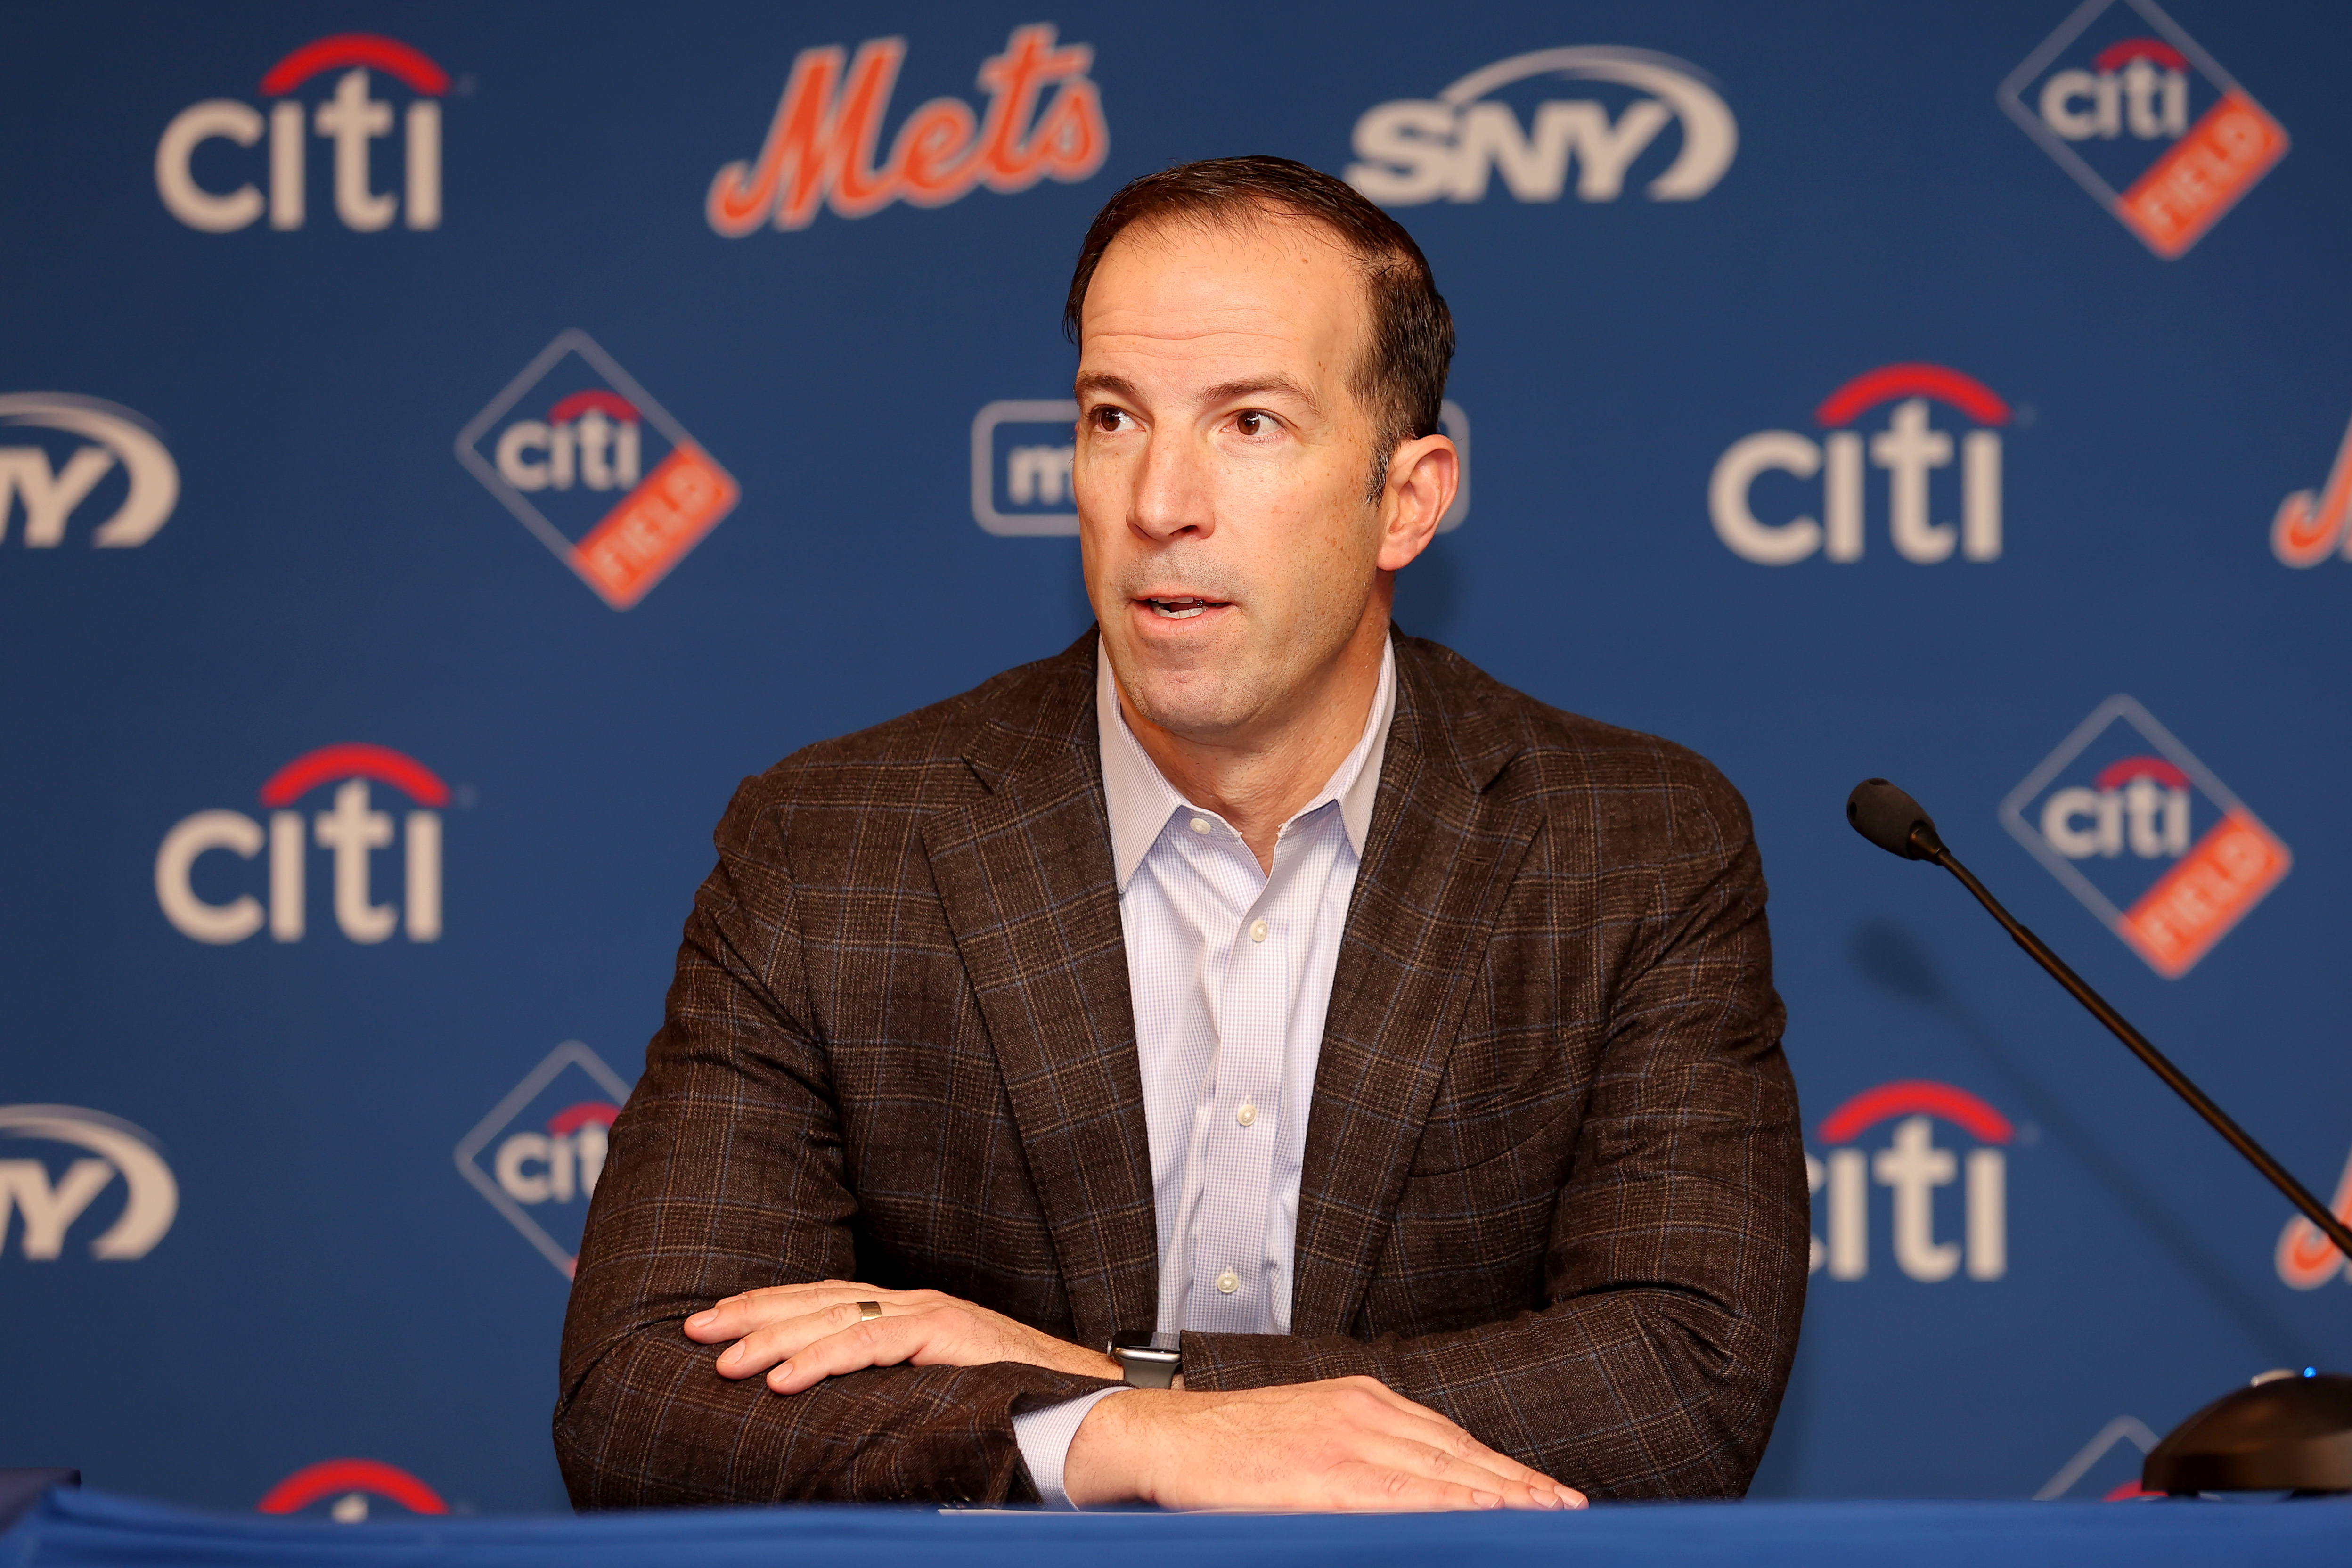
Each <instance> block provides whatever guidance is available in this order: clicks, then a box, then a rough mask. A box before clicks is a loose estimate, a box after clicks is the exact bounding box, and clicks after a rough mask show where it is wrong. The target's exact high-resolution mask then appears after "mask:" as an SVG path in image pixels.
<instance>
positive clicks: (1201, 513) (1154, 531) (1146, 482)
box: [1128, 430, 1216, 542]
mask: <svg viewBox="0 0 2352 1568" xmlns="http://www.w3.org/2000/svg"><path fill="white" fill-rule="evenodd" d="M1208 459H1209V454H1208V452H1207V451H1206V449H1205V448H1204V447H1202V444H1201V443H1200V442H1198V441H1196V440H1194V439H1193V438H1192V435H1191V433H1190V432H1188V431H1181V430H1176V431H1166V430H1155V431H1153V432H1152V434H1151V438H1150V441H1149V442H1147V443H1146V444H1145V447H1144V449H1143V461H1142V462H1141V463H1140V464H1139V465H1138V466H1137V468H1136V470H1135V492H1134V494H1133V495H1132V496H1131V497H1129V505H1128V526H1129V527H1130V528H1132V529H1133V530H1134V531H1136V532H1138V533H1139V534H1141V535H1143V536H1144V537H1145V538H1147V539H1150V540H1152V541H1154V542H1166V541H1168V540H1171V539H1175V538H1178V537H1180V536H1182V535H1185V534H1191V535H1192V536H1193V537H1195V538H1203V539H1205V538H1206V537H1208V535H1209V534H1211V533H1213V532H1214V531H1216V517H1215V513H1214V511H1213V509H1212V507H1211V503H1210V497H1211V486H1210V484H1209V482H1208V480H1209V474H1208Z"/></svg>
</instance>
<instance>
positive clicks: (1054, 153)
mask: <svg viewBox="0 0 2352 1568" xmlns="http://www.w3.org/2000/svg"><path fill="white" fill-rule="evenodd" d="M1094 53H1095V52H1094V47H1093V46H1092V45H1089V44H1069V45H1064V46H1060V47H1056V45H1055V28H1054V26H1053V25H1052V24H1051V23H1034V24H1032V25H1030V26H1024V27H1015V28H1013V34H1012V37H1009V38H1008V39H1006V40H1005V45H1004V52H1003V54H1001V55H992V56H991V57H990V58H987V59H985V60H983V61H982V62H981V67H980V85H981V86H982V87H984V88H986V89H988V92H989V100H988V108H987V109H986V110H984V111H983V112H982V113H980V114H974V113H973V112H972V110H971V105H970V104H967V103H965V102H964V101H963V100H961V99H957V98H935V99H933V100H930V101H929V103H926V104H924V105H922V106H921V107H920V108H919V109H917V110H915V111H914V112H913V113H912V114H909V115H908V116H907V118H906V120H905V121H904V122H902V123H901V124H900V125H899V127H898V134H897V135H896V136H894V137H893V138H892V139H891V142H890V153H889V156H888V157H887V158H886V159H884V160H883V162H882V163H880V164H879V165H877V164H876V163H875V161H874V160H875V154H876V152H877V148H878V147H879V146H880V144H881V136H882V124H883V121H884V119H885V117H886V116H887V114H888V112H889V108H890V94H891V90H892V89H894V88H895V87H896V86H897V85H898V68H899V66H900V65H901V64H903V63H904V62H905V60H906V58H907V40H906V39H904V38H873V39H869V40H867V41H866V42H865V43H863V44H860V45H859V46H858V47H857V56H856V58H855V59H846V60H845V55H844V51H843V50H842V49H841V48H840V47H839V46H837V45H835V46H827V47H823V48H814V49H803V50H802V51H801V53H800V58H797V59H795V60H794V61H793V70H792V75H791V76H790V77H789V78H788V79H786V80H785V82H784V95H783V98H782V100H780V101H779V102H778V103H777V105H776V114H775V118H774V119H773V120H772V121H770V122H769V125H768V136H767V140H766V142H764V143H762V144H761V148H760V155H759V157H757V158H756V159H753V160H751V161H750V162H743V161H740V160H739V161H737V162H735V163H729V164H728V165H726V166H725V167H724V168H722V169H720V170H719V174H718V175H717V176H716V177H715V178H713V179H712V181H711V182H710V190H709V195H708V196H706V197H705V199H704V202H703V214H704V216H705V217H706V218H708V219H709V224H710V226H711V228H712V229H713V230H715V231H716V232H718V233H719V234H721V235H724V236H726V237H728V238H730V239H734V238H739V237H741V236H743V235H747V234H750V233H751V232H752V231H753V230H754V229H758V228H762V227H765V226H769V225H771V224H772V225H773V226H776V227H777V228H785V229H792V228H806V227H807V226H809V225H810V224H812V223H814V222H815V221H816V215H817V211H818V209H819V208H820V207H825V206H830V207H831V208H832V209H833V211H834V214H835V216H837V217H846V218H856V217H867V216H872V215H873V214H875V213H877V212H880V211H881V210H882V209H883V208H884V207H887V206H888V205H890V204H891V203H893V202H898V201H903V202H906V203H908V205H912V206H919V207H936V206H945V205H947V204H948V203H950V202H953V201H960V200H961V199H962V198H963V197H965V196H967V195H971V192H972V191H973V190H974V189H976V188H978V187H980V186H982V185H985V186H986V187H987V188H988V189H990V190H992V191H996V192H999V193H1002V194H1005V195H1010V194H1011V193H1013V192H1015V191H1025V190H1027V189H1028V188H1029V187H1030V186H1032V185H1034V184H1036V183H1037V182H1038V181H1040V180H1044V179H1055V180H1060V181H1063V182H1065V183H1071V182H1076V181H1078V180H1083V179H1086V178H1087V177H1088V176H1090V175H1092V174H1094V173H1095V172H1096V171H1097V170H1098V169H1100V168H1101V167H1102V165H1103V160H1104V159H1105V158H1107V157H1108V156H1109V155H1110V127H1109V126H1108V124H1106V123H1105V122H1104V120H1103V110H1102V96H1101V94H1100V92H1099V91H1097V89H1096V87H1095V84H1094V83H1093V82H1092V81H1091V80H1089V79H1087V70H1088V69H1089V68H1091V67H1092V66H1093V64H1094ZM1048 88H1051V89H1053V96H1052V97H1051V98H1050V99H1048V98H1046V97H1045V90H1046V89H1048ZM1041 105H1042V107H1041Z"/></svg>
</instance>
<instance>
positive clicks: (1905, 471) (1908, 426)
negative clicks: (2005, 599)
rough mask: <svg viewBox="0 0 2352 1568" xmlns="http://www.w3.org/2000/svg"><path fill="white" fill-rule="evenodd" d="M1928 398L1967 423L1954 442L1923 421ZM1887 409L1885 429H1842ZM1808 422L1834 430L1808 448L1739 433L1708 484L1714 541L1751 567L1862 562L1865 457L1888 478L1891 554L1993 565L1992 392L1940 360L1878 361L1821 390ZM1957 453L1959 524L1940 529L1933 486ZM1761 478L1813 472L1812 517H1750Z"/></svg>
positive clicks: (1997, 409) (2003, 413) (1776, 433)
mask: <svg viewBox="0 0 2352 1568" xmlns="http://www.w3.org/2000/svg"><path fill="white" fill-rule="evenodd" d="M1931 402H1933V403H1941V404H1943V405H1946V406H1948V407H1949V408H1952V409H1954V410H1956V411H1958V413H1960V414H1963V415H1965V416H1967V417H1968V418H1969V421H1970V423H1971V424H1972V425H1973V426H1976V427H1975V428H1973V429H1969V430H1967V431H1964V432H1962V433H1961V434H1960V437H1959V439H1958V441H1955V440H1954V439H1953V438H1952V432H1950V431H1948V430H1944V429H1940V428H1938V427H1937V426H1936V425H1935V424H1934V423H1933V420H1932V415H1931V411H1930V409H1929V407H1928V405H1929V404H1930V403H1931ZM1887 403H1891V404H1893V405H1895V406H1894V407H1893V408H1892V409H1891V410H1889V411H1888V414H1887V417H1886V423H1885V425H1884V426H1881V427H1880V428H1879V429H1877V430H1874V431H1872V432H1869V433H1867V435H1866V437H1865V433H1864V432H1863V431H1861V430H1857V429H1851V428H1841V426H1853V424H1854V423H1855V422H1856V421H1857V420H1859V419H1860V418H1861V417H1862V416H1863V415H1864V414H1866V413H1868V412H1869V411H1870V410H1871V409H1873V408H1875V407H1877V406H1879V405H1882V404H1887ZM1813 417H1814V418H1815V420H1817V421H1818V422H1819V423H1821V424H1822V425H1823V426H1831V427H1832V428H1831V429H1830V432H1829V434H1828V435H1827V436H1825V437H1822V439H1821V440H1820V441H1818V442H1816V441H1814V440H1812V439H1811V437H1805V436H1801V435H1799V434H1797V433H1796V432H1795V431H1793V430H1759V431H1758V432H1757V433H1756V434H1755V435H1753V436H1743V437H1740V438H1739V439H1738V440H1737V441H1735V442H1733V443H1732V444H1731V446H1730V447H1728V448H1727V450H1726V451H1725V452H1724V454H1723V456H1722V457H1720V458H1717V459H1716V464H1715V473H1714V475H1713V477H1712V478H1710V479H1708V481H1707V488H1706V509H1707V516H1708V518H1709V520H1710V521H1713V522H1714V524H1715V532H1716V537H1717V538H1718V539H1720V540H1722V541H1723V542H1724V543H1725V544H1726V545H1727V546H1729V547H1730V550H1731V552H1732V553H1733V554H1735V555H1738V556H1739V557H1740V558H1742V559H1743V560H1748V561H1753V562H1755V563H1757V564H1759V565H1760V566H1789V565H1793V564H1794V563H1797V562H1800V561H1802V560H1804V559H1805V558H1806V557H1808V556H1810V555H1813V554H1816V553H1818V554H1821V555H1822V556H1824V557H1826V558H1827V559H1829V560H1831V561H1837V562H1848V563H1851V562H1855V561H1859V560H1861V559H1862V557H1863V547H1864V533H1865V531H1866V527H1865V513H1866V510H1867V509H1866V506H1865V503H1864V468H1863V463H1864V454H1865V452H1866V453H1867V454H1868V458H1869V462H1870V465H1871V466H1872V467H1874V468H1879V469H1881V470H1883V471H1884V472H1885V475H1886V489H1885V496H1886V501H1885V506H1886V529H1887V534H1888V537H1889V539H1890V541H1891V542H1893V544H1894V546H1895V553H1896V554H1897V555H1900V556H1902V557H1903V559H1904V560H1906V561H1911V562H1916V563H1919V564H1921V565H1933V564H1935V563H1937V562H1940V561H1947V560H1949V559H1950V558H1951V557H1952V555H1953V553H1954V552H1958V554H1959V556H1960V558H1961V559H1962V560H1964V561H1998V560H2000V548H2001V479H2000V464H2001V447H2000V426H2005V425H2007V424H2008V423H2009V421H2010V407H2009V405H2008V404H2007V403H2006V402H2005V401H2003V400H2002V399H2001V397H2000V395H1998V394H1997V393H1995V392H1994V391H1993V390H1992V389H1991V388H1990V387H1989V386H1987V385H1985V384H1984V383H1982V382H1980V381H1979V380H1977V379H1976V378H1975V377H1974V376H1970V375H1963V374H1961V373H1960V372H1958V371H1956V370H1948V369H1946V368H1945V367H1944V366H1942V365H1939V364H1890V365H1882V366H1880V367H1879V368H1878V369H1876V370H1874V371H1871V372H1868V373H1867V374H1863V375H1858V376H1855V377H1854V378H1853V380H1852V381H1849V382H1847V383H1846V384H1844V385H1843V386H1841V387H1839V388H1838V389H1837V390H1836V391H1835V392H1832V393H1831V394H1830V395H1829V396H1828V397H1827V398H1826V399H1824V400H1823V402H1822V405H1821V406H1820V407H1819V408H1817V409H1815V410H1814V411H1813ZM1956 458H1957V459H1958V467H1959V485H1958V489H1959V496H1958V500H1959V517H1958V521H1940V522H1939V521H1936V520H1935V519H1936V511H1937V508H1936V506H1935V490H1936V489H1937V487H1936V486H1935V485H1934V484H1933V483H1932V480H1933V479H1934V476H1935V475H1936V474H1937V471H1938V470H1941V469H1948V468H1951V467H1952V466H1953V464H1954V460H1955V459H1956ZM1764 474H1787V475H1789V476H1790V477H1791V478H1793V479H1805V480H1810V479H1813V478H1815V477H1816V476H1819V477H1820V479H1821V482H1822V488H1821V490H1820V495H1821V508H1820V510H1821V515H1820V517H1819V519H1818V520H1816V519H1815V518H1814V517H1813V515H1812V514H1811V513H1810V512H1806V513H1801V514H1799V515H1797V516H1793V517H1790V518H1787V519H1785V520H1783V521H1778V522H1768V521H1763V520H1762V519H1759V517H1758V516H1757V513H1756V505H1757V501H1756V496H1755V493H1754V492H1755V489H1756V484H1757V479H1758V478H1759V476H1760V475H1764ZM1946 504H1947V505H1948V504H1949V503H1948V502H1947V503H1946ZM1946 515H1947V517H1948V516H1949V514H1948V513H1947V514H1946Z"/></svg>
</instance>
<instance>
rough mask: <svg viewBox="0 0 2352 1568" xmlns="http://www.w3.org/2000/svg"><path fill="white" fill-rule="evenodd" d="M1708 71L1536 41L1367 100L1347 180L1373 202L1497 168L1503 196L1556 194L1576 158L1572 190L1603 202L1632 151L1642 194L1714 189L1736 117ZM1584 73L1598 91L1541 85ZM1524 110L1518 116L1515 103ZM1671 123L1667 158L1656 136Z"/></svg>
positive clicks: (1457, 186)
mask: <svg viewBox="0 0 2352 1568" xmlns="http://www.w3.org/2000/svg"><path fill="white" fill-rule="evenodd" d="M1713 81H1714V79H1713V78H1711V77H1709V76H1708V75H1707V74H1706V72H1705V71H1703V70H1701V69H1699V68H1697V67H1696V66H1695V65H1692V64H1691V63H1690V62H1689V61H1687V60H1678V59H1676V58H1674V57H1673V56H1672V55H1661V54H1656V53H1654V52H1653V51H1651V50H1648V49H1624V48H1612V47H1602V46H1595V47H1580V48H1565V49H1538V50H1536V51H1534V52H1533V53H1532V54H1524V55H1513V56H1512V57H1511V58H1509V59H1507V60H1497V61H1496V62H1495V63H1494V64H1493V65H1490V66H1485V67H1482V68H1479V69H1477V70H1475V71H1472V72H1471V73H1470V74H1469V75H1468V76H1465V77H1464V78H1463V79H1461V80H1459V81H1457V82H1455V83H1454V84H1453V85H1452V86H1450V87H1448V88H1446V89H1444V91H1442V92H1440V93H1439V94H1438V95H1437V96H1436V97H1435V98H1404V99H1398V100H1394V101H1393V102H1390V103H1382V104H1378V105H1375V106H1374V107H1373V108H1371V109H1369V110H1365V111H1364V114H1363V116H1362V118H1360V119H1359V120H1358V121H1356V134H1355V142H1354V145H1355V150H1356V156H1357V157H1358V158H1359V159H1360V160H1361V162H1359V163H1350V164H1349V165H1348V175H1347V177H1348V183H1349V184H1351V185H1353V186H1355V187H1356V188H1357V189H1358V190H1360V191H1361V192H1363V193H1364V195H1367V196H1370V198H1371V199H1372V200H1374V201H1376V202H1379V203H1381V205H1384V206H1414V205H1419V204H1421V203H1423V202H1434V201H1450V202H1476V201H1484V200H1485V199H1486V191H1487V187H1488V184H1490V182H1491V179H1492V177H1493V176H1494V175H1496V174H1501V175H1502V177H1503V184H1504V187H1505V188H1506V189H1507V190H1508V191H1509V192H1510V193H1511V195H1512V197H1513V198H1514V199H1515V200H1517V201H1522V202H1556V201H1558V200H1559V198H1560V195H1561V194H1562V193H1563V192H1564V191H1566V190H1567V188H1568V174H1569V170H1570V166H1571V165H1572V166H1573V167H1574V168H1575V170H1576V196H1577V199H1578V200H1579V201H1584V202H1613V201H1615V200H1616V199H1617V198H1618V196H1619V195H1622V193H1623V191H1624V189H1625V181H1626V179H1627V177H1628V175H1629V174H1630V173H1631V172H1632V170H1633V165H1634V164H1635V163H1637V162H1641V161H1643V154H1644V153H1649V152H1650V150H1651V148H1653V147H1657V148H1659V152H1658V153H1657V154H1656V155H1655V156H1654V157H1652V158H1650V159H1649V160H1648V161H1647V162H1645V163H1643V167H1644V168H1646V169H1651V170H1653V171H1654V173H1652V174H1651V176H1650V178H1649V180H1648V183H1647V184H1645V185H1644V187H1643V190H1644V193H1645V194H1646V195H1648V196H1649V198H1650V200H1652V201H1654V202H1687V201H1694V200H1696V199H1697V198H1698V197H1700V196H1703V195H1706V193H1707V192H1709V191H1711V190H1713V189H1715V185H1716V182H1717V181H1718V180H1720V179H1722V178H1723V174H1724V171H1725V170H1727V169H1728V168H1730V167H1731V160H1732V155H1733V154H1734V153H1738V150H1739V125H1738V121H1735V120H1734V119H1733V118H1732V117H1731V110H1730V109H1729V108H1727V106H1726V105H1725V103H1724V101H1723V99H1722V97H1721V95H1720V94H1718V93H1717V91H1716V90H1715V87H1714V85H1713ZM1562 82H1576V83H1580V84H1590V86H1591V87H1592V88H1597V89H1600V91H1601V94H1602V96H1601V97H1589V96H1580V97H1575V98H1563V97H1558V96H1553V94H1554V92H1555V91H1556V89H1557V88H1558V86H1559V84H1560V83H1562ZM1523 111H1524V112H1525V113H1526V115H1527V119H1526V120H1525V121H1522V120H1521V119H1520V114H1521V113H1522V112H1523ZM1676 125H1678V126H1680V127H1681V131H1682V134H1681V137H1680V139H1679V145H1678V146H1676V147H1675V152H1674V154H1673V156H1672V157H1671V158H1669V157H1668V156H1666V154H1665V151H1664V149H1665V147H1666V146H1667V145H1668V144H1669V143H1667V142H1661V141H1660V140H1659V139H1660V137H1661V136H1663V135H1664V133H1665V132H1666V130H1667V128H1668V127H1669V126H1676Z"/></svg>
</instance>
